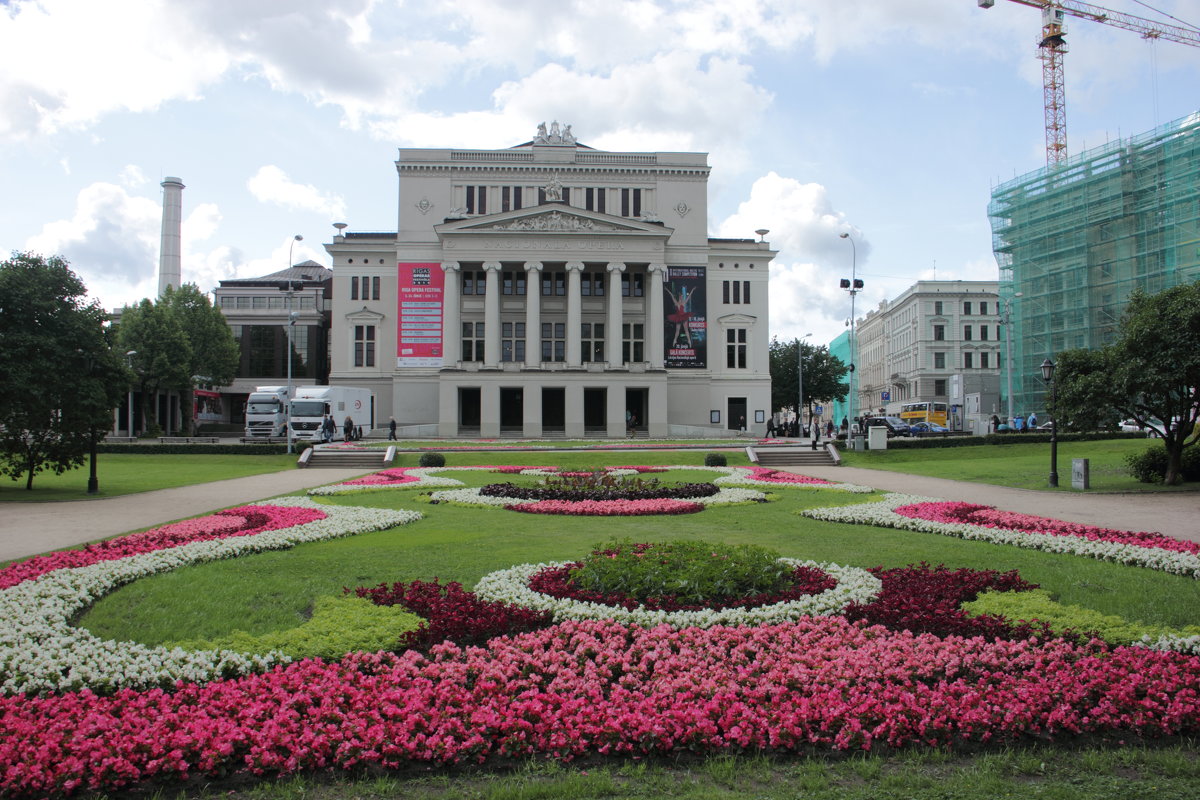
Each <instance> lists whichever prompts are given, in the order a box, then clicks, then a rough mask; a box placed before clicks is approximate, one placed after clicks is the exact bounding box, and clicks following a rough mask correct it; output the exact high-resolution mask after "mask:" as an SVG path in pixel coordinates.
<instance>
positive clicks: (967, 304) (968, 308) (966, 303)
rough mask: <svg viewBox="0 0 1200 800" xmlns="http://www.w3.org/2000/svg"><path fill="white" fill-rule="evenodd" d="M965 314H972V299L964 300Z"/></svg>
mask: <svg viewBox="0 0 1200 800" xmlns="http://www.w3.org/2000/svg"><path fill="white" fill-rule="evenodd" d="M963 314H964V315H965V316H968V317H969V316H971V301H970V300H964V301H963Z"/></svg>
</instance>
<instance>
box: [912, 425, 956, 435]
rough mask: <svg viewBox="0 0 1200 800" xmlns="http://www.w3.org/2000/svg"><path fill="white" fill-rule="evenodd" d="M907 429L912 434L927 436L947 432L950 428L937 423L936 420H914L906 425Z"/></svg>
mask: <svg viewBox="0 0 1200 800" xmlns="http://www.w3.org/2000/svg"><path fill="white" fill-rule="evenodd" d="M908 429H909V431H910V432H911V434H912V435H913V436H929V435H931V434H932V435H937V434H943V433H949V432H950V429H949V428H947V427H946V426H945V425H938V424H937V423H936V422H914V423H913V424H912V425H909V426H908Z"/></svg>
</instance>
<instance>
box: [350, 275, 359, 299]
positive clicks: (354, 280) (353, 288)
mask: <svg viewBox="0 0 1200 800" xmlns="http://www.w3.org/2000/svg"><path fill="white" fill-rule="evenodd" d="M350 299H351V300H357V299H358V276H357V275H354V276H352V277H351V278H350Z"/></svg>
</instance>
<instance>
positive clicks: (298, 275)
mask: <svg viewBox="0 0 1200 800" xmlns="http://www.w3.org/2000/svg"><path fill="white" fill-rule="evenodd" d="M331 278H333V270H331V269H329V268H328V267H323V266H321V265H320V264H318V263H317V262H315V261H301V262H300V263H299V264H296V265H295V266H293V267H289V268H287V269H281V270H279V271H278V272H272V273H271V274H270V275H262V276H260V277H257V278H229V279H226V280H223V281H221V285H222V286H253V285H256V284H262V283H269V284H276V283H283V282H284V281H300V282H302V283H310V284H311V283H323V282H324V281H327V280H330V279H331Z"/></svg>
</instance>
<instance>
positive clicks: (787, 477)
mask: <svg viewBox="0 0 1200 800" xmlns="http://www.w3.org/2000/svg"><path fill="white" fill-rule="evenodd" d="M748 469H749V470H750V478H751V480H756V481H764V482H766V483H803V484H812V485H814V486H830V485H832V484H833V481H827V480H824V479H822V478H810V477H809V476H808V475H797V474H796V473H794V472H780V471H779V470H776V469H771V468H769V467H749V468H748Z"/></svg>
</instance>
